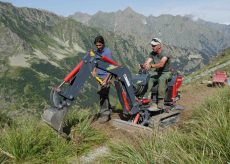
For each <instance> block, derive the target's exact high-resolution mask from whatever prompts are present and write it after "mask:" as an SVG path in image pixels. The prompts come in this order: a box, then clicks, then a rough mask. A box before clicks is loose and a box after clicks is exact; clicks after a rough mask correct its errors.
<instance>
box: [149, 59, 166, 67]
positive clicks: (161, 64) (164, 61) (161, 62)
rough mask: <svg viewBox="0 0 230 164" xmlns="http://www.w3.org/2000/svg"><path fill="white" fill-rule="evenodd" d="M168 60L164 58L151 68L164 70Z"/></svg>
mask: <svg viewBox="0 0 230 164" xmlns="http://www.w3.org/2000/svg"><path fill="white" fill-rule="evenodd" d="M167 60H168V58H167V57H166V56H164V57H163V58H162V59H161V60H160V62H159V63H156V64H151V68H162V67H164V65H165V63H166V62H167Z"/></svg>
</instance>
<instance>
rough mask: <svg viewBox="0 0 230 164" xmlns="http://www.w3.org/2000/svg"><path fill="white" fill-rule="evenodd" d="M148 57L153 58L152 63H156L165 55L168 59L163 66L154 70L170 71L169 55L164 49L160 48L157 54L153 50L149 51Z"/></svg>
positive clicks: (160, 71) (159, 71)
mask: <svg viewBox="0 0 230 164" xmlns="http://www.w3.org/2000/svg"><path fill="white" fill-rule="evenodd" d="M149 57H150V58H152V59H153V63H154V64H156V63H159V62H160V60H161V59H162V58H163V57H167V58H168V60H167V61H166V63H165V65H164V67H162V68H157V69H156V71H157V72H158V73H162V72H169V71H170V64H171V61H170V55H169V53H168V52H167V51H165V50H162V51H161V53H160V54H157V53H155V52H153V51H152V52H151V53H150V55H149Z"/></svg>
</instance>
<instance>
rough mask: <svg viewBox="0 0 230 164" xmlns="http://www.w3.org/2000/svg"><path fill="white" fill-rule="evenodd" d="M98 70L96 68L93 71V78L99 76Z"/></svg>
mask: <svg viewBox="0 0 230 164" xmlns="http://www.w3.org/2000/svg"><path fill="white" fill-rule="evenodd" d="M96 70H97V69H96V68H94V69H93V71H92V72H91V75H92V76H93V77H95V76H96V75H97V71H96Z"/></svg>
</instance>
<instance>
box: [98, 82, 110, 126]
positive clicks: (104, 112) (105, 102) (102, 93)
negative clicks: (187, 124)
mask: <svg viewBox="0 0 230 164" xmlns="http://www.w3.org/2000/svg"><path fill="white" fill-rule="evenodd" d="M109 90H110V86H102V87H101V89H100V90H99V91H98V94H99V97H100V118H99V122H100V123H104V122H107V121H109V119H110V102H109Z"/></svg>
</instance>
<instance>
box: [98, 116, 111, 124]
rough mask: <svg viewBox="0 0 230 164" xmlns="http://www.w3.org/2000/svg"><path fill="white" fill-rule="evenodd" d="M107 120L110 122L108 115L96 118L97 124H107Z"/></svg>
mask: <svg viewBox="0 0 230 164" xmlns="http://www.w3.org/2000/svg"><path fill="white" fill-rule="evenodd" d="M109 120H110V116H109V115H103V116H100V117H99V118H98V122H99V123H100V124H104V123H106V122H108V121H109Z"/></svg>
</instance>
